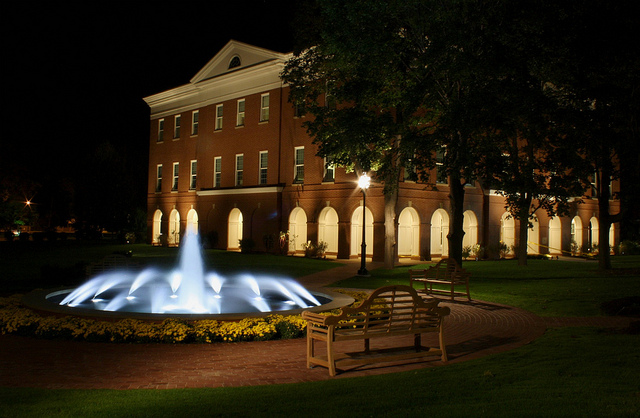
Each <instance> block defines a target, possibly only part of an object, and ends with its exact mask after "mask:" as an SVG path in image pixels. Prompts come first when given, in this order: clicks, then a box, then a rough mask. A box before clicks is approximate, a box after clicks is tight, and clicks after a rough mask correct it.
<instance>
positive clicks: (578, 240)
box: [571, 216, 582, 254]
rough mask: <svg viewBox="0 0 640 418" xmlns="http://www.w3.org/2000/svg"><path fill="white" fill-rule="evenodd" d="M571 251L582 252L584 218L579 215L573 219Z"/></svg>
mask: <svg viewBox="0 0 640 418" xmlns="http://www.w3.org/2000/svg"><path fill="white" fill-rule="evenodd" d="M571 252H572V253H576V254H579V253H580V252H582V219H580V217H579V216H575V217H574V218H573V219H572V220H571Z"/></svg>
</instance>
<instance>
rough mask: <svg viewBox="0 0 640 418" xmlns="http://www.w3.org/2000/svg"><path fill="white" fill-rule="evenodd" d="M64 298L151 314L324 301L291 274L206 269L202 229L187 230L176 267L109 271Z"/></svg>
mask: <svg viewBox="0 0 640 418" xmlns="http://www.w3.org/2000/svg"><path fill="white" fill-rule="evenodd" d="M61 298H62V300H61V301H60V302H59V304H60V305H63V306H68V307H72V308H84V309H94V310H100V311H109V312H138V313H150V314H172V313H175V314H226V313H251V312H271V311H286V310H291V309H304V308H310V307H314V306H320V305H321V302H320V301H319V300H318V299H317V298H316V297H315V296H314V295H312V294H311V293H310V292H309V291H307V290H306V289H305V288H304V287H303V286H301V285H300V284H298V283H297V282H295V281H294V280H291V279H286V278H277V277H271V276H260V275H253V274H249V273H246V274H238V275H232V276H221V275H219V274H217V273H215V272H212V271H205V268H204V262H203V259H202V254H201V250H200V242H199V236H198V234H187V236H186V238H185V240H184V242H183V245H182V247H181V248H180V258H179V262H178V265H177V267H176V268H175V269H173V270H170V271H166V270H162V269H159V268H156V267H148V268H146V269H144V270H142V271H132V270H119V271H111V272H106V273H103V274H100V275H98V276H95V277H93V278H91V279H90V280H89V281H87V282H86V283H84V284H83V285H81V286H79V287H78V288H76V289H74V290H73V291H71V292H69V293H68V294H63V295H62V296H61Z"/></svg>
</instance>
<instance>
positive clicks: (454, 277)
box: [409, 258, 471, 300]
mask: <svg viewBox="0 0 640 418" xmlns="http://www.w3.org/2000/svg"><path fill="white" fill-rule="evenodd" d="M470 277H471V274H470V273H469V272H468V271H466V270H465V269H463V268H462V267H460V266H459V265H458V263H456V261H455V260H454V259H452V258H444V259H442V260H440V261H439V262H438V263H437V264H436V265H435V266H432V267H429V268H428V269H424V270H413V269H411V270H409V285H410V286H411V287H413V288H416V286H415V285H416V284H418V283H421V284H422V286H423V288H421V289H416V290H418V291H419V292H421V293H424V294H426V295H442V296H449V297H451V300H453V299H454V298H455V297H456V296H466V297H467V299H469V300H471V295H470V293H469V278H470ZM433 285H443V286H447V287H448V289H439V288H433ZM456 286H464V287H465V291H464V292H462V291H456V290H455V287H456Z"/></svg>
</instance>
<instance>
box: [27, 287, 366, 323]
mask: <svg viewBox="0 0 640 418" xmlns="http://www.w3.org/2000/svg"><path fill="white" fill-rule="evenodd" d="M72 291H73V289H66V288H64V289H48V290H34V291H32V292H29V293H28V294H26V295H25V296H24V297H23V298H22V302H23V303H24V305H25V306H27V307H29V308H31V309H33V310H35V311H38V312H42V313H45V314H46V313H48V314H54V315H70V316H80V317H90V318H95V319H100V320H120V319H125V318H131V319H139V320H145V321H163V320H165V319H167V318H179V319H184V320H188V321H198V320H203V319H213V320H218V321H238V320H241V319H243V318H248V317H255V318H261V317H265V316H269V315H299V314H300V313H302V311H305V310H309V311H312V312H323V311H329V310H331V309H338V308H341V307H344V306H347V305H349V304H351V303H353V301H354V299H353V298H352V297H350V296H347V295H344V294H342V293H338V292H332V291H330V290H325V289H323V290H321V291H311V293H312V294H313V295H314V296H315V297H316V299H318V301H320V302H322V304H321V305H319V306H313V307H309V308H296V309H287V310H277V311H270V312H255V311H254V312H229V313H219V314H214V313H148V312H121V311H102V310H96V309H90V308H83V307H78V306H76V307H70V306H67V305H60V303H59V301H60V300H62V299H63V298H65V297H66V296H67V295H68V294H69V293H70V292H72Z"/></svg>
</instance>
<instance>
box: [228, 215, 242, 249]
mask: <svg viewBox="0 0 640 418" xmlns="http://www.w3.org/2000/svg"><path fill="white" fill-rule="evenodd" d="M242 219H243V218H242V212H240V209H238V208H233V209H231V212H229V219H228V222H227V229H228V234H227V249H228V250H235V251H237V250H239V249H240V240H241V239H242V224H243V220H242Z"/></svg>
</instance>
